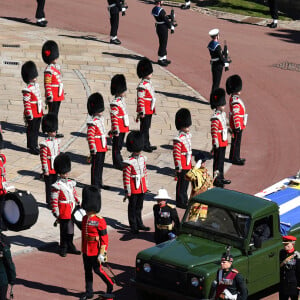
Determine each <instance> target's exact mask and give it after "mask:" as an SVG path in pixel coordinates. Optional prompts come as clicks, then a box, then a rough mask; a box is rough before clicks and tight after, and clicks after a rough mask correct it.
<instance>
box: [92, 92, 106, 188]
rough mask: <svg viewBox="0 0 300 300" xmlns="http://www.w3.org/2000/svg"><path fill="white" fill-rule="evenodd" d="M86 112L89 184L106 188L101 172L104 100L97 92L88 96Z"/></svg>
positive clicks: (103, 156) (104, 146)
mask: <svg viewBox="0 0 300 300" xmlns="http://www.w3.org/2000/svg"><path fill="white" fill-rule="evenodd" d="M87 109H88V113H89V115H90V116H91V119H90V120H89V121H88V122H87V126H88V129H87V138H88V143H89V149H90V153H91V158H92V167H91V184H92V185H95V186H96V187H98V188H99V189H108V187H107V186H105V185H103V181H102V174H103V166H104V159H105V153H106V151H107V140H106V130H105V125H104V117H103V111H104V102H103V97H102V95H101V94H99V93H94V94H92V95H91V96H90V97H89V98H88V102H87Z"/></svg>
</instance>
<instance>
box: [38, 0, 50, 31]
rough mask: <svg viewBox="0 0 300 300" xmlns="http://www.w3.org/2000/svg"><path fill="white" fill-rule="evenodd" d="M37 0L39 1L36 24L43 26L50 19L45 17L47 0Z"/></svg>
mask: <svg viewBox="0 0 300 300" xmlns="http://www.w3.org/2000/svg"><path fill="white" fill-rule="evenodd" d="M36 1H37V7H36V13H35V18H36V25H38V26H41V27H46V26H47V24H48V21H47V20H46V18H45V12H44V7H45V2H46V0H36Z"/></svg>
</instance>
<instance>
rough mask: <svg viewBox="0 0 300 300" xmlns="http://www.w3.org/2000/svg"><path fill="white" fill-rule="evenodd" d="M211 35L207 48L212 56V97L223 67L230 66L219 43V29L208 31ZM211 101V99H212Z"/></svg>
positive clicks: (218, 83) (219, 80)
mask: <svg viewBox="0 0 300 300" xmlns="http://www.w3.org/2000/svg"><path fill="white" fill-rule="evenodd" d="M208 34H209V35H210V37H211V41H210V42H209V44H208V46H207V48H208V50H209V54H210V56H211V59H210V65H211V73H212V81H213V83H212V87H211V93H210V98H211V95H212V92H213V91H214V90H215V89H217V88H219V86H220V82H221V78H222V73H223V67H225V70H226V68H228V67H229V62H228V61H227V60H226V58H225V56H224V52H223V51H222V48H221V45H220V43H219V37H220V36H219V29H217V28H215V29H212V30H210V31H209V33H208ZM210 102H211V100H210ZM210 105H211V108H212V109H214V108H215V107H213V106H212V104H210Z"/></svg>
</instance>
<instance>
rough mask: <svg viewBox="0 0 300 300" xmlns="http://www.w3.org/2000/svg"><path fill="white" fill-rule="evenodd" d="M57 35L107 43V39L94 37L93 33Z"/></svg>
mask: <svg viewBox="0 0 300 300" xmlns="http://www.w3.org/2000/svg"><path fill="white" fill-rule="evenodd" d="M58 36H64V37H68V38H72V39H82V40H88V41H95V42H99V43H104V44H109V42H108V41H104V40H100V39H98V38H96V37H95V36H93V35H68V34H59V35H58Z"/></svg>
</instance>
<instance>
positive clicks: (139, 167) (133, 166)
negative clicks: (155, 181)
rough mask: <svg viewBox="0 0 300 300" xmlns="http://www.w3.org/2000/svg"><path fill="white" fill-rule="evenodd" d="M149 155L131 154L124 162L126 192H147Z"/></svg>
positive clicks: (129, 193) (128, 193)
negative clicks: (147, 162)
mask: <svg viewBox="0 0 300 300" xmlns="http://www.w3.org/2000/svg"><path fill="white" fill-rule="evenodd" d="M146 161H147V157H145V156H143V155H140V154H139V155H133V154H132V155H131V156H130V157H129V158H128V159H127V160H124V161H123V163H124V164H125V167H124V168H123V184H124V189H125V193H126V194H127V195H128V196H130V195H131V194H142V193H146V192H147V168H146Z"/></svg>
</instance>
